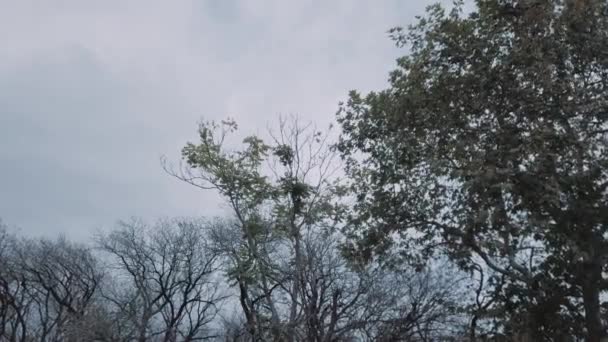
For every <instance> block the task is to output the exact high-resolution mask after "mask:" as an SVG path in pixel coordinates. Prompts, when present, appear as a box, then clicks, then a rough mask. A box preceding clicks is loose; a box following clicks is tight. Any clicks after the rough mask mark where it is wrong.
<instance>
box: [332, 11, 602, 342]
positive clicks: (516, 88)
mask: <svg viewBox="0 0 608 342" xmlns="http://www.w3.org/2000/svg"><path fill="white" fill-rule="evenodd" d="M475 4H476V7H475V8H474V9H473V10H472V11H471V12H465V11H464V9H463V3H462V2H459V3H457V4H456V5H455V7H454V8H453V9H452V10H451V11H449V12H446V11H445V10H444V9H443V8H442V7H440V6H438V5H437V6H432V7H430V8H429V10H428V13H427V15H426V16H425V17H423V18H420V20H419V21H418V23H417V24H416V25H413V26H412V27H409V28H408V29H401V28H395V29H393V30H391V35H392V38H393V39H394V41H395V42H396V43H397V44H398V45H399V46H403V47H407V48H408V49H409V51H408V53H407V54H406V55H405V56H404V57H401V58H400V59H399V60H398V66H397V68H396V69H395V70H394V71H392V72H391V73H390V87H389V88H387V89H386V90H383V91H379V92H372V93H369V94H367V95H361V94H359V93H357V92H352V93H351V94H350V97H349V99H348V101H347V102H346V103H344V104H343V105H342V106H341V109H340V112H339V114H338V120H339V123H340V125H341V127H342V136H341V141H340V143H339V148H340V151H341V153H342V156H343V157H344V159H345V160H346V165H347V172H348V174H349V176H351V177H352V190H353V191H354V193H355V194H356V196H357V204H356V213H355V214H354V215H353V217H352V222H353V223H355V225H356V228H353V229H352V230H351V234H352V236H354V237H356V241H355V242H353V243H352V244H351V245H350V250H351V253H352V254H358V255H360V256H363V257H367V258H369V257H370V256H371V255H373V254H374V253H376V254H381V253H382V251H383V250H386V249H387V248H388V247H389V246H393V247H394V246H398V247H402V250H403V252H404V253H408V255H407V256H408V257H410V259H411V258H420V257H427V256H428V255H430V254H431V253H437V252H442V251H445V252H447V253H448V254H449V255H450V257H452V258H453V259H454V260H456V261H458V262H459V263H460V265H461V267H463V269H471V267H473V265H475V264H477V263H479V262H480V263H482V264H483V265H484V267H487V268H488V269H490V270H491V271H493V272H495V273H496V275H497V276H498V275H501V276H504V277H506V279H507V282H508V286H503V287H502V289H501V291H502V292H503V300H502V303H501V308H500V315H503V316H504V317H506V316H511V317H512V318H513V320H512V321H511V322H504V323H505V324H506V329H508V330H513V331H515V330H520V331H524V330H525V331H528V332H529V333H530V334H534V336H535V337H534V338H535V339H538V340H540V339H546V340H553V339H554V338H556V336H566V335H578V336H580V335H581V334H582V330H583V329H581V328H582V327H583V326H584V330H585V334H586V336H587V340H588V341H599V340H600V338H601V337H604V336H606V332H605V328H604V325H603V320H604V319H603V317H605V313H604V312H602V309H601V305H600V304H601V302H602V301H601V293H602V292H603V291H605V290H606V282H605V279H604V272H605V270H606V267H607V260H608V259H607V256H608V244H607V240H606V238H607V235H606V230H607V229H608V207H607V205H608V203H607V198H606V188H607V186H608V174H607V163H608V154H607V150H606V147H607V141H606V139H607V136H606V133H607V132H608V131H607V130H606V129H607V128H608V127H607V125H606V120H607V118H608V111H607V110H608V101H607V100H608V97H607V95H608V88H607V82H608V79H607V77H606V76H607V75H608V49H607V47H608V20H606V19H607V15H608V4H607V3H606V2H605V1H593V0H588V1H559V0H538V1H523V0H521V1H515V0H513V1H506V0H505V1H499V0H478V1H476V2H475ZM396 235H397V236H399V238H395V236H396ZM414 243H419V244H420V245H423V246H424V247H426V248H417V249H415V248H413V244H414ZM414 250H416V251H417V252H419V253H417V255H412V254H413V253H412V251H414ZM500 284H502V283H500ZM502 285H504V284H502ZM502 285H501V286H502ZM523 308H525V309H523ZM522 309H523V310H524V311H519V312H517V313H515V310H522ZM583 312H584V314H583ZM521 313H524V314H521ZM581 316H584V318H583V317H581Z"/></svg>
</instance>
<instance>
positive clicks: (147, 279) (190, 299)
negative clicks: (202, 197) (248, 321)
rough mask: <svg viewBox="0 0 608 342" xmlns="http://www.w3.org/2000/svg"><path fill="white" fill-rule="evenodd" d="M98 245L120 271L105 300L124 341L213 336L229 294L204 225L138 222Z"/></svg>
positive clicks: (124, 226)
mask: <svg viewBox="0 0 608 342" xmlns="http://www.w3.org/2000/svg"><path fill="white" fill-rule="evenodd" d="M97 243H98V247H99V248H100V249H101V250H102V251H104V252H105V253H107V255H109V256H110V257H111V260H112V265H113V267H114V269H115V270H116V272H115V274H114V276H115V280H114V283H112V285H113V286H112V287H110V286H107V287H106V289H105V293H104V298H105V299H106V300H107V301H109V303H111V305H109V308H110V312H111V314H112V315H113V316H115V320H114V321H115V323H114V325H115V329H117V330H121V331H124V332H125V333H124V336H121V337H120V338H121V340H125V341H132V340H134V341H142V342H143V341H149V340H151V339H159V340H162V341H164V342H172V341H178V340H179V341H184V342H188V341H200V340H205V339H211V338H213V336H214V335H213V334H212V333H211V328H210V326H209V324H210V323H211V322H212V321H213V320H214V319H215V317H216V315H217V313H218V312H219V305H220V304H221V303H222V301H223V299H224V296H223V295H222V293H221V290H220V288H219V283H218V282H217V281H216V280H215V278H214V273H215V271H216V269H217V255H216V254H215V253H213V252H212V250H211V249H210V248H209V247H208V246H207V244H206V237H205V234H204V230H203V227H202V226H201V225H200V224H197V223H196V222H190V221H185V220H170V221H160V222H159V223H158V224H157V225H155V226H153V227H149V226H147V225H145V224H144V223H142V222H141V221H138V220H133V221H132V222H123V223H121V224H120V227H119V228H118V229H116V230H114V231H112V232H110V233H109V234H106V235H102V236H100V237H98V239H97ZM125 321H126V322H127V324H126V326H123V327H121V325H125V323H124V322H125Z"/></svg>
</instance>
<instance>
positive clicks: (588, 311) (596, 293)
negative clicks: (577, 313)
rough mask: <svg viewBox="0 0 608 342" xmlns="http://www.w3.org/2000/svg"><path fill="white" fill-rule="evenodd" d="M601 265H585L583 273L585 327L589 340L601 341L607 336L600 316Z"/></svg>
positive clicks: (592, 341) (589, 341)
mask: <svg viewBox="0 0 608 342" xmlns="http://www.w3.org/2000/svg"><path fill="white" fill-rule="evenodd" d="M601 271H602V270H601V267H598V266H597V265H595V264H592V265H589V266H588V267H585V274H583V277H584V278H583V286H582V287H583V305H584V307H585V327H586V329H587V342H601V341H602V339H603V337H605V336H606V335H605V332H604V329H603V327H602V320H601V318H600V289H599V284H600V280H601V276H602V274H601Z"/></svg>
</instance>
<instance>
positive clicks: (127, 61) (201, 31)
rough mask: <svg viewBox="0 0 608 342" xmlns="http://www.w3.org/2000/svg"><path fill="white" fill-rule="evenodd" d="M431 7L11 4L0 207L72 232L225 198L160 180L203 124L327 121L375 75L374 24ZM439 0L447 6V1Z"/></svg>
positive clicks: (216, 207)
mask: <svg viewBox="0 0 608 342" xmlns="http://www.w3.org/2000/svg"><path fill="white" fill-rule="evenodd" d="M430 2H431V1H398V0H390V1H386V2H382V3H379V2H372V1H298V2H293V1H278V0H269V1H264V2H257V1H256V2H253V1H242V2H231V1H178V2H169V1H152V0H146V1H129V2H125V1H104V2H100V3H96V4H95V5H93V4H88V3H86V2H82V1H76V0H61V1H58V2H44V4H42V3H40V2H37V1H28V0H24V1H17V2H12V3H11V4H4V6H3V11H2V12H1V13H0V40H2V41H3V45H2V46H0V217H2V218H3V219H4V221H5V222H7V223H10V224H14V225H18V226H19V227H21V228H23V230H24V231H26V232H28V233H31V234H51V235H52V234H56V233H58V232H63V233H66V234H74V235H76V236H79V237H85V236H88V234H89V233H90V231H91V230H92V229H95V228H98V227H101V226H107V225H109V224H112V222H114V221H115V220H116V219H121V218H126V217H129V216H132V215H135V216H144V217H146V218H153V217H158V216H172V215H203V214H205V215H213V214H217V213H220V212H221V210H222V206H221V205H220V202H219V200H218V198H217V197H216V196H215V195H214V194H213V193H212V192H201V191H197V190H196V189H193V188H191V187H189V186H187V185H185V184H181V183H179V182H178V181H176V180H174V179H172V178H170V177H168V176H167V175H166V174H164V172H163V171H162V169H161V167H160V165H159V156H160V155H163V154H165V155H167V156H168V157H169V158H170V159H171V160H177V159H178V157H179V150H180V148H181V146H183V144H184V143H185V142H186V141H188V140H192V139H194V138H196V134H195V133H196V132H195V130H196V123H197V121H199V120H200V118H201V117H202V118H206V119H221V118H223V117H226V116H233V117H235V118H236V119H237V120H238V121H239V122H240V127H242V129H243V130H244V131H245V132H244V133H251V132H260V133H263V132H264V131H265V127H266V125H267V123H268V122H271V121H273V119H274V118H275V117H276V116H277V115H278V114H290V113H298V114H300V115H301V116H303V117H308V118H310V119H312V120H315V121H318V122H320V123H321V124H326V123H328V122H330V121H332V120H333V115H334V113H335V110H336V109H337V103H338V102H339V101H340V100H342V99H344V98H345V96H346V93H347V92H348V90H350V89H361V90H364V91H366V90H372V89H378V88H381V87H383V86H384V85H385V83H386V77H387V76H386V75H387V71H388V70H390V68H392V66H393V64H394V58H395V57H396V56H397V55H398V54H399V53H401V52H400V51H397V49H396V48H395V47H394V46H393V45H392V43H391V42H390V41H389V40H388V39H387V38H386V30H387V29H388V28H390V27H391V26H394V25H399V24H404V25H406V24H407V23H408V22H410V21H411V19H412V18H413V16H414V15H415V14H419V13H421V12H422V11H423V8H424V6H426V5H427V4H429V3H430ZM444 2H448V1H447V0H446V1H444Z"/></svg>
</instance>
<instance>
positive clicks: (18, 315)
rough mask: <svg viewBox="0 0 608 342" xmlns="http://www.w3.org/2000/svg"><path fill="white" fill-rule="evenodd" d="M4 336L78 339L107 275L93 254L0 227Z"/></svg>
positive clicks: (0, 308) (0, 332) (0, 313)
mask: <svg viewBox="0 0 608 342" xmlns="http://www.w3.org/2000/svg"><path fill="white" fill-rule="evenodd" d="M0 263H1V264H2V265H3V267H2V269H1V270H0V304H1V305H0V336H2V339H3V340H7V341H76V340H79V339H80V338H82V337H83V336H84V335H83V334H82V333H80V334H79V335H80V336H79V338H77V339H75V334H74V332H75V328H76V327H78V326H82V325H83V322H84V321H85V320H86V319H85V318H86V317H87V316H88V315H89V313H90V309H91V306H92V303H93V302H94V295H95V293H96V291H97V289H98V285H99V283H100V282H101V280H102V277H103V274H102V272H101V271H100V268H99V267H98V263H97V260H96V259H95V258H94V257H93V255H92V254H91V253H90V250H89V249H88V248H87V247H86V246H84V245H80V244H75V243H71V242H68V241H67V240H66V239H64V238H60V239H58V240H55V241H50V240H46V239H18V238H16V237H15V236H14V235H13V234H10V233H8V232H7V230H6V228H4V227H1V228H0Z"/></svg>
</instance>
